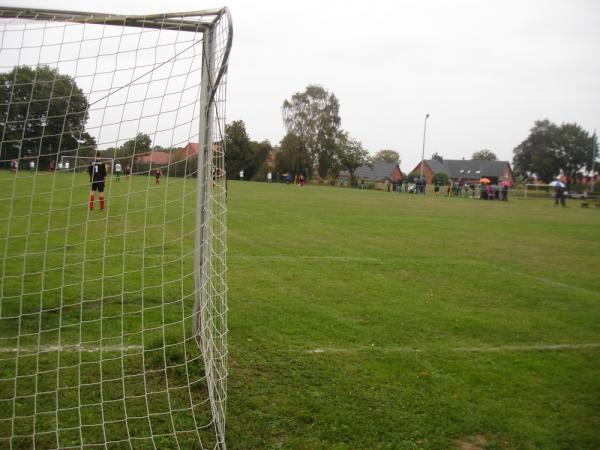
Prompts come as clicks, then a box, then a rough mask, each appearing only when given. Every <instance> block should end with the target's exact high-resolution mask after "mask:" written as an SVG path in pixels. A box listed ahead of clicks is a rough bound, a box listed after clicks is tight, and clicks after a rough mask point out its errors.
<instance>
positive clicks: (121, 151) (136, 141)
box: [115, 133, 152, 158]
mask: <svg viewBox="0 0 600 450" xmlns="http://www.w3.org/2000/svg"><path fill="white" fill-rule="evenodd" d="M151 147H152V138H150V136H148V135H147V134H146V133H138V134H137V135H136V136H135V137H134V138H133V139H129V140H128V141H125V142H124V143H123V145H121V146H120V147H119V148H118V149H117V151H116V152H115V158H128V157H134V156H137V155H143V154H147V153H150V150H151Z"/></svg>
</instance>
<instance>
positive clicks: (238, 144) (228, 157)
mask: <svg viewBox="0 0 600 450" xmlns="http://www.w3.org/2000/svg"><path fill="white" fill-rule="evenodd" d="M225 140H226V144H227V151H226V152H225V172H226V173H227V178H230V179H237V178H238V174H239V172H240V170H244V171H245V172H246V171H247V170H248V169H249V168H250V167H251V165H252V151H251V150H250V138H249V137H248V133H247V132H246V125H245V124H244V121H243V120H236V121H234V122H232V123H230V124H228V125H227V126H226V127H225ZM244 175H246V174H245V173H244ZM246 178H248V179H250V178H251V176H250V174H248V176H247V177H246Z"/></svg>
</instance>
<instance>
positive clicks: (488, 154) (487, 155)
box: [471, 148, 498, 161]
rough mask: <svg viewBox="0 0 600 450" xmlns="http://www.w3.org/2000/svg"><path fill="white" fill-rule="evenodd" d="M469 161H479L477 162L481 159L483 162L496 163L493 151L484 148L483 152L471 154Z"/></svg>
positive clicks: (496, 159)
mask: <svg viewBox="0 0 600 450" xmlns="http://www.w3.org/2000/svg"><path fill="white" fill-rule="evenodd" d="M471 159H479V160H481V159H483V160H485V161H498V158H497V157H496V154H495V153H494V152H493V151H491V150H488V149H486V148H484V149H483V150H479V151H478V152H473V155H472V156H471Z"/></svg>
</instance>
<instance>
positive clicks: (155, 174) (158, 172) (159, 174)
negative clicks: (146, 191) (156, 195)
mask: <svg viewBox="0 0 600 450" xmlns="http://www.w3.org/2000/svg"><path fill="white" fill-rule="evenodd" d="M161 175H162V173H161V171H160V169H156V170H155V171H154V176H155V177H156V184H160V176H161Z"/></svg>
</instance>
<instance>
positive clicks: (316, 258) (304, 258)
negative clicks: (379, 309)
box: [228, 255, 383, 263]
mask: <svg viewBox="0 0 600 450" xmlns="http://www.w3.org/2000/svg"><path fill="white" fill-rule="evenodd" d="M228 258H229V259H247V260H257V259H258V260H265V261H356V262H376V263H378V262H381V263H383V260H382V259H381V258H370V257H367V256H318V255H315V256H296V255H294V256H291V255H229V256H228Z"/></svg>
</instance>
